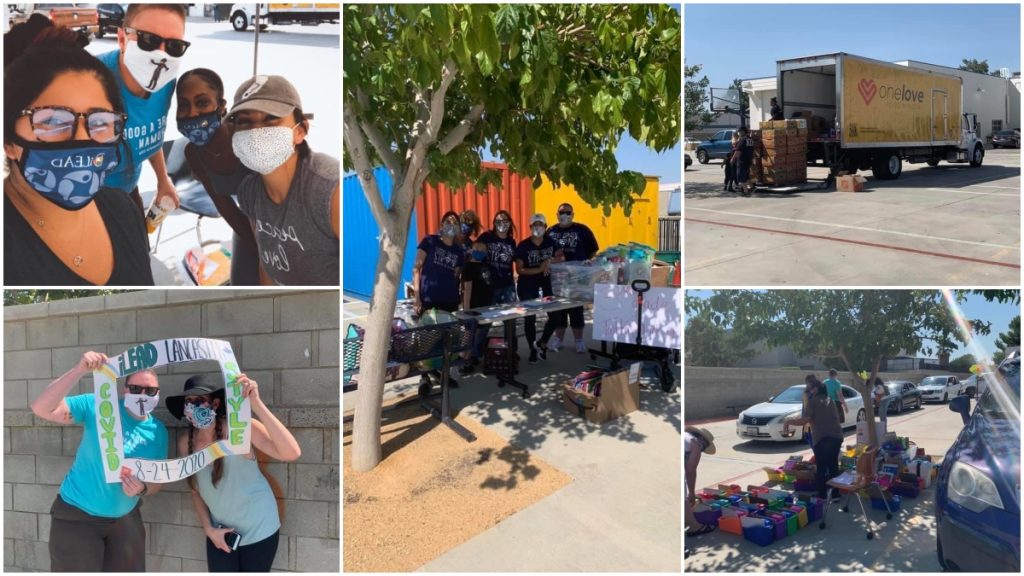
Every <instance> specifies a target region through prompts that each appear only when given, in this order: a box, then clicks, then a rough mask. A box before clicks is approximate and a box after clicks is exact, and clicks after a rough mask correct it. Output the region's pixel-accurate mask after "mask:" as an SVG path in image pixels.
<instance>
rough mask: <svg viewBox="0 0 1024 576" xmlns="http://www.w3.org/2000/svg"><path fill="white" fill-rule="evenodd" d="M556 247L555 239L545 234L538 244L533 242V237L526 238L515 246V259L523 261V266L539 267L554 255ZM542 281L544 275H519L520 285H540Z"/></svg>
mask: <svg viewBox="0 0 1024 576" xmlns="http://www.w3.org/2000/svg"><path fill="white" fill-rule="evenodd" d="M556 248H557V246H556V245H555V241H554V240H552V239H551V237H550V236H548V235H547V234H545V235H544V238H543V239H542V240H541V241H540V244H534V243H533V238H527V239H526V240H523V241H522V242H520V243H519V246H516V260H521V261H522V262H523V268H539V267H540V265H541V264H543V263H544V261H545V260H550V259H551V258H552V257H554V255H555V250H556ZM543 281H544V276H543V275H541V274H529V275H521V276H519V284H520V286H540V285H541V283H542V282H543Z"/></svg>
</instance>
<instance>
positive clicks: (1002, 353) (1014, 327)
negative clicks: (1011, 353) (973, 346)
mask: <svg viewBox="0 0 1024 576" xmlns="http://www.w3.org/2000/svg"><path fill="white" fill-rule="evenodd" d="M1013 346H1020V314H1018V315H1016V316H1014V317H1013V320H1010V329H1009V330H1007V331H1006V332H1000V333H999V336H998V337H997V338H996V353H995V354H993V355H992V361H993V362H994V363H995V364H996V365H997V366H998V365H999V363H1000V362H1002V361H1003V359H1004V358H1006V349H1007V348H1011V347H1013Z"/></svg>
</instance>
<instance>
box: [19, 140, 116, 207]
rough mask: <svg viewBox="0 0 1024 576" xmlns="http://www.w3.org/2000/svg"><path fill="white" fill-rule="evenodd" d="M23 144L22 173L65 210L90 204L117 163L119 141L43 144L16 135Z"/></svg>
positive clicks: (45, 196) (77, 141)
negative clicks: (107, 142)
mask: <svg viewBox="0 0 1024 576" xmlns="http://www.w3.org/2000/svg"><path fill="white" fill-rule="evenodd" d="M15 142H16V143H17V144H18V145H19V146H21V147H22V153H21V161H20V162H18V164H19V167H20V169H21V175H22V177H23V178H25V181H26V182H28V184H29V186H31V187H32V188H33V189H34V190H35V191H36V192H38V193H40V194H42V195H43V197H44V198H46V199H47V200H49V201H51V202H53V203H54V204H56V205H58V206H60V207H61V208H64V209H65V210H79V209H81V208H84V207H86V206H88V205H89V203H90V202H92V199H93V198H94V197H95V196H96V193H97V192H99V191H100V188H102V187H103V181H104V180H105V179H106V177H107V174H108V173H109V172H110V171H111V170H113V169H114V167H116V166H117V164H118V162H119V161H120V159H119V157H118V156H119V154H118V149H117V142H113V143H110V144H97V143H95V142H92V141H91V140H90V141H82V140H73V141H71V142H61V143H59V144H41V143H38V142H29V141H27V140H24V139H22V138H16V139H15Z"/></svg>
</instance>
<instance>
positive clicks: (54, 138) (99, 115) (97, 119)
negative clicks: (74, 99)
mask: <svg viewBox="0 0 1024 576" xmlns="http://www.w3.org/2000/svg"><path fill="white" fill-rule="evenodd" d="M20 116H28V121H29V123H30V124H31V125H32V132H33V133H34V134H35V135H36V137H37V138H39V140H41V141H43V142H67V141H69V140H73V139H74V137H75V132H76V131H77V128H78V121H79V119H84V120H85V129H86V131H87V132H88V133H89V139H90V140H92V141H93V142H98V143H100V144H109V143H110V142H116V141H117V139H118V138H120V137H121V133H122V132H123V131H124V123H125V122H126V121H127V120H128V115H127V114H123V113H121V112H114V111H112V110H103V109H102V108H94V109H92V110H89V111H88V112H76V111H74V110H72V109H71V108H67V107H65V106H40V107H38V108H27V109H25V110H22V111H21V114H20V115H19V117H20Z"/></svg>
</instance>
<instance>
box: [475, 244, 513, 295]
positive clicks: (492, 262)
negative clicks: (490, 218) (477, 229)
mask: <svg viewBox="0 0 1024 576" xmlns="http://www.w3.org/2000/svg"><path fill="white" fill-rule="evenodd" d="M476 241H477V242H480V243H482V244H484V245H485V246H487V265H488V266H490V267H491V271H492V274H491V279H492V281H493V286H494V287H495V288H506V287H508V286H512V283H513V282H512V261H513V260H515V254H516V241H515V240H513V239H511V238H507V237H506V238H504V239H502V238H499V237H498V235H497V234H495V233H494V232H491V231H487V232H484V233H483V234H481V235H480V237H479V238H477V240H476Z"/></svg>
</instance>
